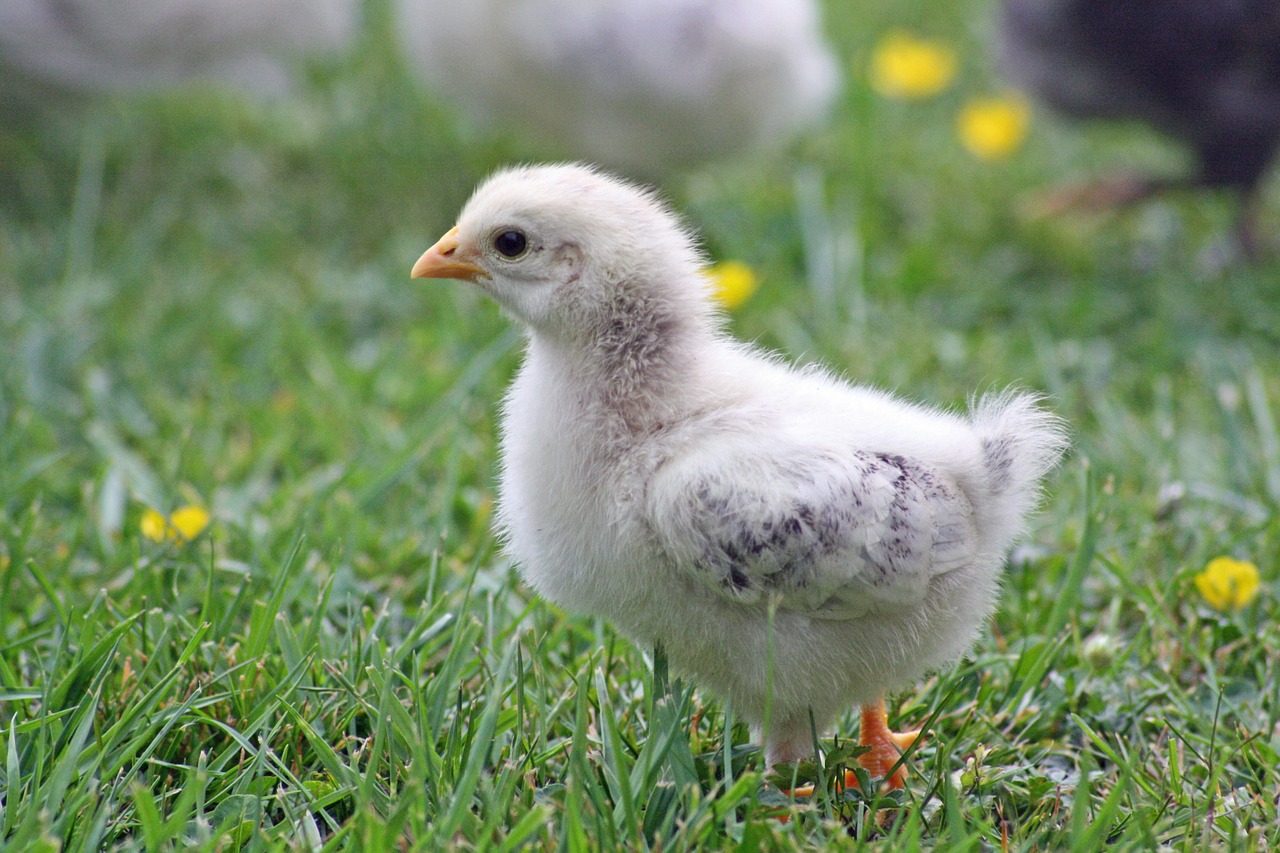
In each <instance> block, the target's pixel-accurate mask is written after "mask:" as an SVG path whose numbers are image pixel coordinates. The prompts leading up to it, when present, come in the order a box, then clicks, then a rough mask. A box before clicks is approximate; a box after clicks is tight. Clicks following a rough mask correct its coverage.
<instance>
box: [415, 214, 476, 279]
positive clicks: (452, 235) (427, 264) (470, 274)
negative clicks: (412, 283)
mask: <svg viewBox="0 0 1280 853" xmlns="http://www.w3.org/2000/svg"><path fill="white" fill-rule="evenodd" d="M457 251H458V229H457V226H455V227H453V228H450V229H449V230H448V232H447V233H446V234H445V235H444V236H443V237H441V238H440V239H439V240H437V241H436V244H435V245H434V246H432V247H431V248H430V249H427V250H426V251H425V252H423V253H422V257H420V258H418V262H417V263H416V264H414V265H413V270H412V271H411V272H410V273H409V277H410V278H458V279H462V280H463V281H475V280H476V279H478V278H488V277H489V274H488V273H486V272H485V271H484V270H482V269H480V267H478V266H476V265H475V264H471V263H467V262H466V261H464V260H461V259H460V258H458V257H457Z"/></svg>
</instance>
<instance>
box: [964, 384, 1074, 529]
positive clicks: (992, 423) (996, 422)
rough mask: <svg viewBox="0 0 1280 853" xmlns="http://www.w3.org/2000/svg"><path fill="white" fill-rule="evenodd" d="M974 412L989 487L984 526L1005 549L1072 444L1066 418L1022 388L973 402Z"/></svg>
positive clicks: (983, 516) (983, 509) (984, 504)
mask: <svg viewBox="0 0 1280 853" xmlns="http://www.w3.org/2000/svg"><path fill="white" fill-rule="evenodd" d="M971 412H972V415H971V416H972V419H973V426H974V429H975V430H976V431H977V434H978V440H979V442H980V445H981V448H982V462H983V468H984V473H985V474H986V486H987V490H988V491H987V497H988V499H987V500H986V501H984V502H982V503H983V506H982V508H981V509H980V511H979V514H980V516H982V521H980V524H979V527H980V529H983V528H985V533H986V534H987V535H986V538H987V541H988V543H989V545H990V546H991V547H994V548H996V549H998V550H1004V549H1005V548H1007V547H1008V546H1009V544H1010V542H1011V541H1012V540H1013V538H1014V537H1015V536H1017V535H1018V534H1019V533H1020V532H1022V530H1023V527H1024V526H1025V524H1026V519H1027V516H1029V515H1030V514H1031V511H1032V510H1034V509H1035V507H1036V505H1037V504H1038V503H1039V501H1040V495H1041V489H1042V485H1043V482H1042V481H1043V479H1044V477H1045V475H1046V474H1048V473H1049V472H1050V471H1052V470H1053V468H1054V467H1055V466H1056V465H1057V464H1058V462H1059V461H1060V460H1061V459H1062V456H1063V454H1064V453H1065V452H1066V450H1067V448H1068V447H1069V446H1070V440H1069V438H1068V435H1067V428H1066V422H1065V421H1063V420H1062V418H1060V417H1058V416H1057V415H1055V414H1054V413H1053V412H1051V411H1049V410H1048V409H1046V408H1045V407H1044V398H1043V397H1042V396H1040V395H1038V394H1031V393H1024V392H1018V391H1006V392H1004V393H1001V394H992V395H989V396H987V397H983V398H981V399H977V400H974V401H973V402H972V404H971ZM982 522H985V523H982Z"/></svg>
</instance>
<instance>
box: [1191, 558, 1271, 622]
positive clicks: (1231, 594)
mask: <svg viewBox="0 0 1280 853" xmlns="http://www.w3.org/2000/svg"><path fill="white" fill-rule="evenodd" d="M1196 589H1198V590H1200V594H1201V595H1203V596H1204V597H1205V600H1206V601H1208V602H1209V604H1210V605H1212V606H1213V607H1214V608H1216V609H1217V610H1239V609H1240V608H1242V607H1244V606H1245V605H1246V604H1248V603H1249V602H1250V601H1253V599H1254V598H1256V597H1257V595H1258V567H1257V566H1255V565H1254V564H1253V563H1250V562H1247V561H1245V560H1233V559H1231V558H1230V557H1216V558H1214V559H1212V560H1210V561H1209V565H1207V566H1205V567H1204V571H1203V572H1201V573H1200V574H1198V575H1196Z"/></svg>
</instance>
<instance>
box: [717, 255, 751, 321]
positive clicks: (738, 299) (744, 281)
mask: <svg viewBox="0 0 1280 853" xmlns="http://www.w3.org/2000/svg"><path fill="white" fill-rule="evenodd" d="M703 274H704V275H705V276H706V277H707V278H708V279H710V281H711V294H712V296H714V297H715V299H716V301H717V302H719V303H720V304H721V305H723V306H724V307H725V308H727V309H728V310H730V311H732V310H734V309H735V308H737V307H738V306H740V305H742V304H743V303H744V302H746V301H747V300H748V299H750V298H751V294H753V293H755V291H756V287H757V286H759V284H760V281H759V279H757V278H756V271H755V270H753V269H752V268H751V267H749V266H747V265H746V264H744V263H743V262H742V261H722V262H720V263H718V264H715V265H714V266H712V267H711V268H710V269H708V270H706V271H705V272H704V273H703Z"/></svg>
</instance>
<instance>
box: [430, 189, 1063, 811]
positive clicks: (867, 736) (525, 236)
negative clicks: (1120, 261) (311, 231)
mask: <svg viewBox="0 0 1280 853" xmlns="http://www.w3.org/2000/svg"><path fill="white" fill-rule="evenodd" d="M701 264H702V258H701V256H700V255H699V253H698V251H697V249H696V248H695V246H694V242H693V239H692V237H691V235H690V233H689V232H688V231H687V230H686V229H685V228H683V227H682V226H681V225H680V223H679V222H678V221H677V219H676V218H675V216H673V215H672V214H671V213H670V212H669V211H668V210H667V209H666V208H665V207H664V206H663V205H661V204H660V203H659V202H658V201H657V200H655V198H654V197H653V196H652V195H650V194H649V193H646V192H644V191H642V190H640V189H637V188H636V187H634V186H631V185H629V184H626V183H623V182H621V181H619V180H616V179H613V178H610V177H607V176H605V175H602V174H600V173H598V172H595V171H592V170H590V169H587V168H583V167H579V166H546V167H526V168H516V169H512V170H510V171H506V172H501V173H499V174H497V175H496V176H494V177H492V178H491V179H489V181H488V182H487V183H485V184H484V185H483V186H481V187H480V188H479V189H478V190H477V191H476V193H475V195H474V196H472V198H471V200H470V201H469V202H468V203H467V205H466V207H465V208H464V209H463V211H462V214H461V216H460V217H459V219H458V221H457V226H456V227H455V228H454V229H453V230H451V231H449V232H448V233H447V234H445V235H444V237H442V238H441V239H440V241H439V242H437V243H436V244H435V245H434V246H433V247H432V248H431V249H429V250H428V251H427V252H426V253H424V254H423V255H422V257H421V258H420V259H419V260H418V262H417V263H416V264H415V265H414V267H413V271H412V275H413V277H415V278H457V279H463V280H466V281H470V282H473V283H474V284H475V285H476V286H477V287H479V288H480V289H481V290H483V291H485V292H486V293H488V294H489V295H490V296H492V297H493V298H494V299H496V300H497V301H498V303H500V304H501V305H502V307H503V308H504V309H506V311H507V312H509V313H510V314H511V315H512V316H514V317H515V318H516V319H518V320H519V321H521V322H522V323H523V324H524V325H525V326H526V327H527V328H528V332H529V339H528V349H527V352H526V355H525V359H524V363H523V365H522V367H521V368H520V372H519V375H518V376H517V378H516V379H515V381H514V384H513V385H512V387H511V390H510V393H509V394H508V396H507V398H506V402H505V405H504V406H503V412H502V462H503V465H502V479H501V490H500V491H501V496H500V509H499V519H500V524H501V528H502V532H503V535H504V536H505V538H506V544H507V547H508V548H509V550H510V552H511V554H512V555H513V557H514V558H515V560H516V562H517V564H518V565H519V566H520V568H521V570H522V571H523V573H524V576H525V578H526V579H527V580H528V581H529V583H530V584H531V585H532V586H533V587H534V588H535V589H536V590H537V591H538V592H540V593H541V594H542V595H544V596H546V597H547V598H549V599H551V600H552V601H555V602H557V603H558V604H560V605H562V606H564V607H566V608H570V609H572V610H578V611H585V612H587V613H593V614H599V615H603V616H604V617H606V618H608V619H609V620H610V621H612V622H613V623H614V624H615V625H616V626H618V627H619V628H620V629H622V630H623V631H624V632H626V633H627V634H629V635H630V636H631V637H633V638H635V640H637V641H638V642H640V643H644V644H659V643H660V644H661V645H662V646H663V647H664V648H665V650H666V652H667V654H668V656H669V659H670V661H671V663H672V666H673V668H674V669H676V670H678V671H683V672H685V673H688V674H691V675H692V676H694V677H695V678H696V680H697V681H698V682H700V684H701V685H702V686H703V687H705V688H706V689H708V690H710V691H712V692H714V693H716V694H718V695H720V696H721V697H724V698H726V699H727V700H728V701H729V703H730V704H731V705H732V706H733V707H734V708H735V709H736V711H737V712H738V713H739V714H741V715H743V716H744V717H745V718H747V719H748V720H750V721H751V722H752V723H753V724H754V725H755V726H756V729H757V731H761V730H763V732H762V733H763V735H764V737H765V738H766V748H765V754H766V759H767V762H768V764H769V765H770V766H772V765H774V764H776V763H778V762H786V761H793V760H796V759H799V758H802V757H804V756H806V755H809V754H811V749H812V736H811V730H810V712H812V714H813V719H814V720H815V721H816V723H817V725H818V726H819V727H820V728H825V727H826V726H828V725H830V724H831V722H832V721H833V720H834V718H835V717H836V715H837V714H838V713H839V712H840V711H842V710H843V709H845V708H847V707H848V706H850V705H851V704H853V703H859V704H861V705H862V706H863V725H862V732H861V739H862V742H863V743H864V744H865V745H867V746H869V747H870V748H871V752H870V753H868V754H866V755H863V756H862V758H861V760H862V762H863V763H864V766H866V767H867V768H868V770H870V771H871V772H872V774H873V775H875V776H885V775H886V774H887V773H888V772H889V770H890V768H892V767H893V765H894V763H895V762H897V761H898V759H899V756H900V752H899V749H900V747H902V746H904V745H905V744H907V743H909V742H910V740H911V738H912V737H913V735H912V734H907V735H895V734H894V733H892V732H890V731H889V729H888V726H887V725H886V721H885V713H884V702H883V696H884V693H885V691H886V690H889V689H894V688H898V687H902V686H904V685H907V684H909V683H910V682H912V681H913V680H915V679H917V678H919V677H920V676H921V675H922V674H923V673H925V672H926V671H928V670H930V669H933V668H935V667H938V666H941V665H943V664H945V663H947V662H949V661H952V660H954V659H956V658H957V657H959V656H960V655H962V654H964V652H965V651H966V649H968V647H969V645H970V644H971V643H972V641H973V639H974V637H975V635H976V634H977V633H978V631H979V629H980V628H981V626H982V625H983V623H984V622H985V620H986V619H987V617H988V615H989V614H990V613H991V612H992V610H993V609H994V607H995V605H996V598H997V592H998V588H999V580H998V577H999V574H1000V569H1001V566H1002V564H1003V562H1004V559H1005V555H1006V553H1007V551H1008V548H1009V546H1010V543H1011V541H1012V539H1013V538H1014V536H1015V535H1016V534H1017V533H1018V532H1019V530H1020V529H1021V528H1022V526H1023V522H1024V519H1025V517H1026V515H1027V513H1028V512H1029V511H1030V510H1031V509H1032V507H1033V505H1034V504H1035V502H1036V499H1037V495H1038V492H1039V481H1040V479H1041V478H1042V477H1043V476H1044V475H1045V474H1046V472H1048V471H1049V469H1050V468H1051V467H1052V466H1053V465H1054V464H1055V463H1056V462H1057V460H1058V458H1059V456H1060V455H1061V453H1062V452H1063V449H1064V446H1065V438H1064V433H1063V430H1062V427H1061V426H1060V423H1059V421H1058V419H1057V418H1055V417H1054V416H1053V415H1051V414H1049V413H1047V412H1046V411H1044V410H1043V409H1041V408H1040V407H1039V405H1038V403H1037V400H1036V398H1035V397H1034V396H1030V395H1021V394H1011V393H1006V394H1001V395H996V396H991V397H986V398H983V399H981V400H978V401H977V402H976V403H975V404H974V406H973V410H972V412H970V413H969V415H968V416H958V415H952V414H947V413H944V412H940V411H937V410H934V409H929V408H924V407H921V406H917V405H913V404H910V403H906V402H902V401H900V400H896V399H893V398H891V397H890V396H888V395H887V394H884V393H882V392H879V391H874V390H869V389H865V388H858V387H854V386H851V385H848V384H846V383H844V382H842V381H840V380H839V379H837V378H835V377H833V376H831V375H830V374H828V373H826V372H824V371H822V370H821V369H819V368H816V367H807V368H794V367H791V366H788V365H786V364H784V363H783V362H782V361H780V360H779V359H778V358H776V357H774V356H771V355H768V354H766V353H764V352H761V351H760V350H758V349H756V348H754V347H751V346H748V345H744V344H741V343H738V342H736V341H733V340H731V339H729V338H728V337H726V336H725V335H724V333H723V332H722V331H721V330H720V328H719V322H718V318H717V315H716V312H715V310H714V309H713V307H712V303H711V300H710V298H709V295H708V293H707V285H706V282H705V280H704V278H703V276H702V275H701V273H700V271H699V270H700V267H701ZM766 724H767V730H765V726H766ZM888 783H889V784H890V785H892V786H900V785H901V784H902V774H901V773H898V774H894V777H893V778H891V779H889V780H888Z"/></svg>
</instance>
